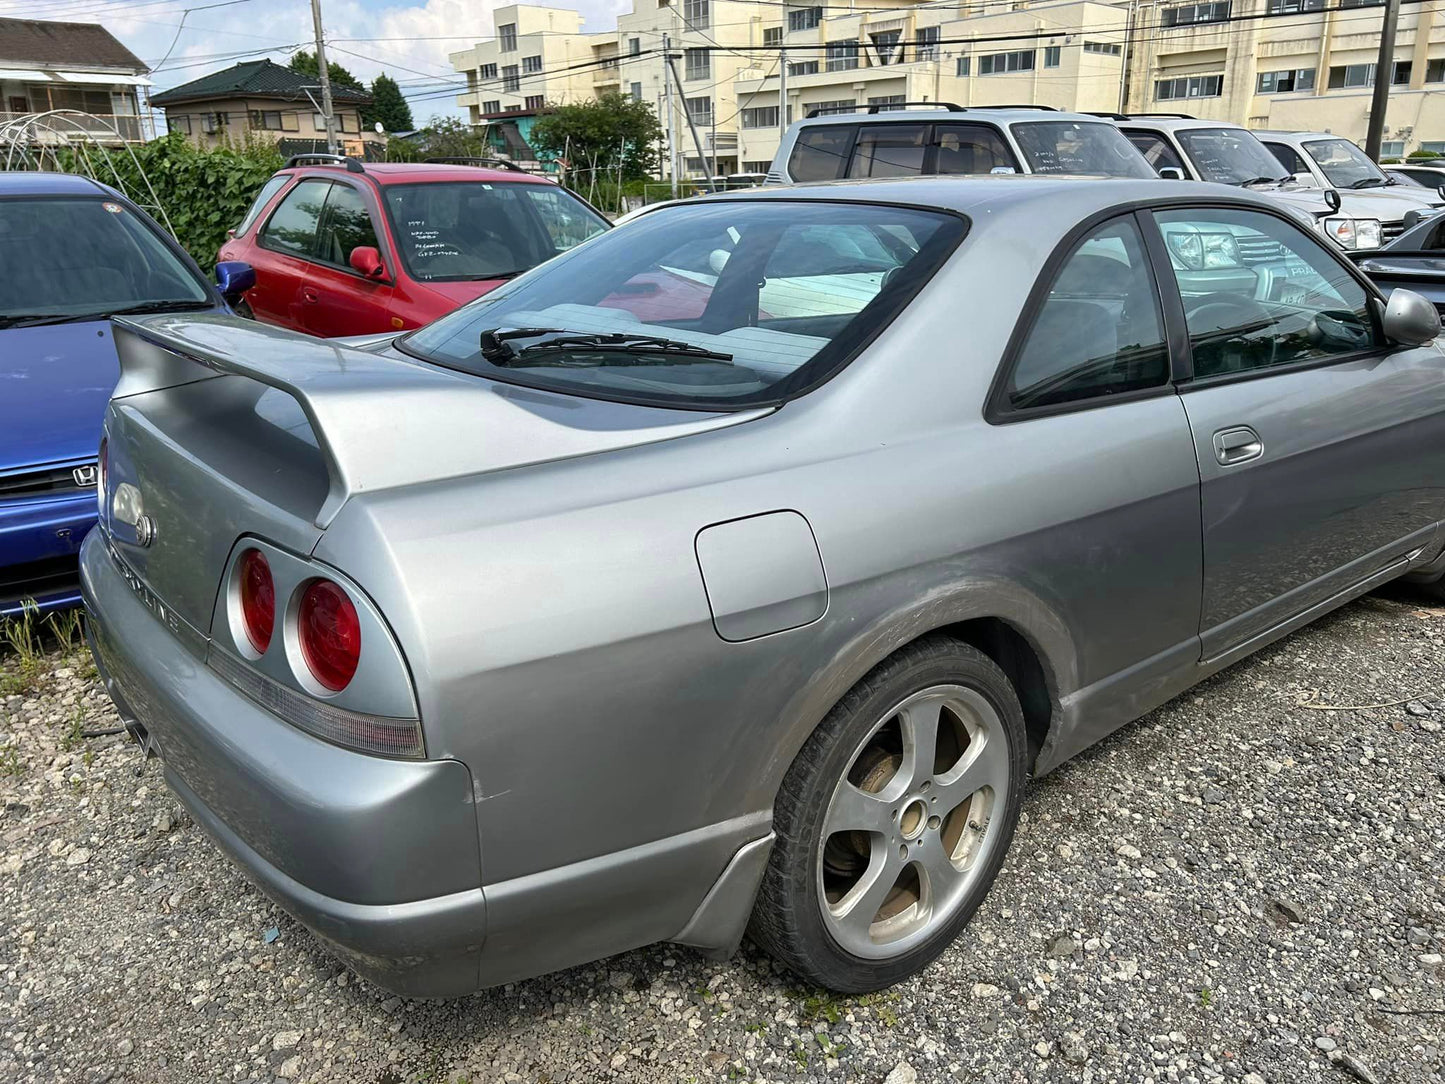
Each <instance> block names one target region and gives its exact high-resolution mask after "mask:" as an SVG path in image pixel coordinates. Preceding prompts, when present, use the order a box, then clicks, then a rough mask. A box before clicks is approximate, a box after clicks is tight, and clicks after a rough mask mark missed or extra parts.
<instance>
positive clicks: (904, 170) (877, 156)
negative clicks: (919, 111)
mask: <svg viewBox="0 0 1445 1084" xmlns="http://www.w3.org/2000/svg"><path fill="white" fill-rule="evenodd" d="M928 129H929V126H928V125H927V124H864V125H861V126H860V127H859V129H858V145H857V147H856V148H855V149H854V151H853V163H852V165H851V166H850V167H849V169H848V176H849V177H912V176H916V175H917V174H919V173H922V172H923V160H924V157H925V156H926V155H927V154H928Z"/></svg>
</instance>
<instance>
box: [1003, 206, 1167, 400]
mask: <svg viewBox="0 0 1445 1084" xmlns="http://www.w3.org/2000/svg"><path fill="white" fill-rule="evenodd" d="M1168 380H1169V350H1168V347H1167V346H1166V345H1165V338H1164V324H1163V320H1162V319H1161V317H1160V313H1159V295H1158V291H1157V290H1156V289H1155V287H1154V278H1153V276H1152V274H1151V273H1150V270H1149V262H1148V259H1147V258H1146V256H1145V253H1144V241H1143V238H1142V237H1141V236H1140V234H1139V227H1138V226H1137V225H1136V224H1135V222H1134V219H1133V218H1132V217H1130V216H1125V217H1123V218H1116V219H1114V220H1113V221H1111V222H1107V223H1105V224H1104V225H1103V226H1100V227H1099V228H1098V229H1096V230H1095V231H1094V232H1093V233H1091V234H1090V235H1089V236H1088V237H1086V238H1085V239H1084V240H1083V241H1081V242H1080V243H1079V244H1078V245H1077V246H1076V247H1075V248H1074V250H1073V252H1071V253H1070V254H1069V256H1068V258H1067V259H1066V260H1065V261H1064V264H1063V266H1062V267H1060V268H1059V271H1058V274H1057V275H1056V276H1055V278H1054V281H1053V283H1052V285H1051V286H1050V288H1049V293H1048V296H1047V298H1046V299H1045V300H1044V303H1043V306H1042V307H1041V308H1040V309H1039V311H1038V314H1037V316H1036V317H1035V318H1034V322H1033V326H1032V327H1031V328H1030V329H1029V332H1028V337H1027V338H1026V339H1025V340H1024V344H1023V348H1022V349H1021V350H1020V351H1019V353H1018V356H1017V358H1016V360H1015V361H1014V364H1013V368H1012V370H1011V371H1010V373H1009V378H1008V381H1007V382H1006V383H1005V385H1004V396H1005V397H1006V399H1007V402H1008V406H1009V407H1011V408H1012V409H1014V410H1027V409H1031V408H1035V407H1045V406H1056V405H1058V404H1060V403H1075V402H1079V401H1080V400H1086V399H1105V398H1107V397H1109V396H1114V395H1120V394H1123V393H1126V392H1134V391H1141V390H1144V389H1147V388H1157V387H1161V386H1163V385H1164V384H1166V383H1167V382H1168Z"/></svg>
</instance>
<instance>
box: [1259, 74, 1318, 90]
mask: <svg viewBox="0 0 1445 1084" xmlns="http://www.w3.org/2000/svg"><path fill="white" fill-rule="evenodd" d="M1314 89H1315V70H1314V69H1313V68H1294V69H1291V70H1289V71H1282V72H1260V73H1259V77H1258V79H1256V80H1255V86H1254V92H1255V93H1256V94H1288V93H1290V91H1294V90H1314Z"/></svg>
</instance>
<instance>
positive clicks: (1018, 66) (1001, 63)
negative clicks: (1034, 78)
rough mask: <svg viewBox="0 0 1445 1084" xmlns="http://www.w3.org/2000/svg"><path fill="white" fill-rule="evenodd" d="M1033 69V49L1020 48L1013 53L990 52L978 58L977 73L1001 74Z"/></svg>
mask: <svg viewBox="0 0 1445 1084" xmlns="http://www.w3.org/2000/svg"><path fill="white" fill-rule="evenodd" d="M1033 70H1034V51H1033V50H1032V49H1021V50H1019V51H1018V52H1014V53H990V54H989V55H988V56H981V57H979V58H978V74H979V75H1003V74H1004V73H1005V72H1029V71H1033Z"/></svg>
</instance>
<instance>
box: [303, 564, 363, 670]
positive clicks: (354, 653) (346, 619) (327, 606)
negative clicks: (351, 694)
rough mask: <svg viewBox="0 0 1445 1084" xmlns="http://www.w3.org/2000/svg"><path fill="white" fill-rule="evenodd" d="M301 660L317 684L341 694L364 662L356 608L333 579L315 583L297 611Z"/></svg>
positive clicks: (306, 593) (306, 591)
mask: <svg viewBox="0 0 1445 1084" xmlns="http://www.w3.org/2000/svg"><path fill="white" fill-rule="evenodd" d="M296 635H297V640H298V641H299V642H300V645H301V657H302V658H303V659H304V660H305V661H306V668H307V669H308V670H310V671H311V676H312V677H313V678H315V679H316V682H317V684H319V685H321V686H322V687H323V688H325V689H330V690H331V691H332V692H340V691H341V690H342V689H344V688H346V686H347V685H349V684H351V679H352V678H353V677H355V676H356V665H357V663H358V662H360V661H361V621H360V619H359V618H358V617H357V616H356V607H355V606H354V605H352V602H351V599H350V598H348V597H347V595H346V592H345V591H343V590H342V589H341V588H340V587H338V586H337V585H336V584H334V583H332V582H331V581H330V580H312V581H311V583H310V584H309V585H307V587H306V590H305V593H304V594H302V596H301V605H300V607H299V608H298V609H297V612H296Z"/></svg>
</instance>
